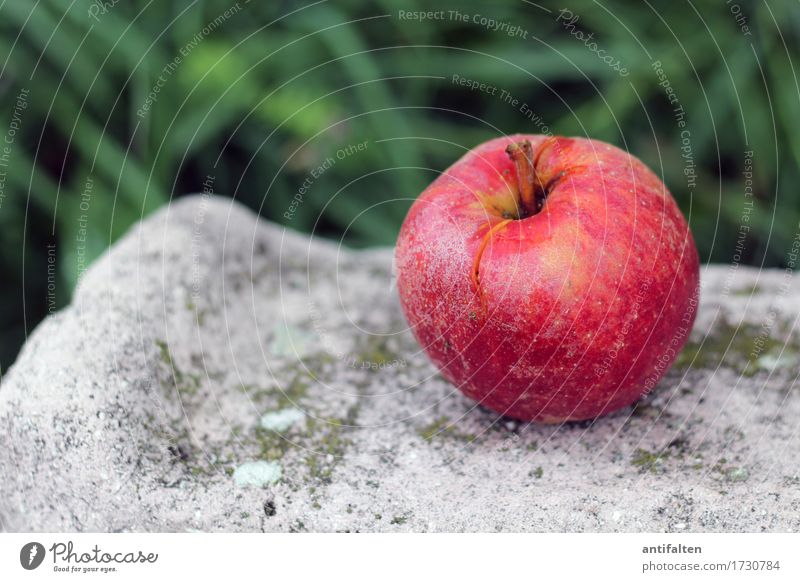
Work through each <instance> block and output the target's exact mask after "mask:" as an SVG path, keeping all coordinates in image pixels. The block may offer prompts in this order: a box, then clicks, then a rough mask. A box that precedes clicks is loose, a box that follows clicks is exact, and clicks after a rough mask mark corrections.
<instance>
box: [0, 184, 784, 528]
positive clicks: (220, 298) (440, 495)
mask: <svg viewBox="0 0 800 582" xmlns="http://www.w3.org/2000/svg"><path fill="white" fill-rule="evenodd" d="M391 257H392V253H391V251H389V250H378V251H368V252H353V251H349V250H345V249H343V248H340V247H338V246H336V245H333V244H331V243H325V242H320V241H319V240H316V239H309V238H306V237H304V236H300V235H298V234H295V233H292V232H291V231H287V230H284V229H283V228H280V227H277V226H274V225H271V224H267V223H265V222H262V221H259V220H257V219H256V218H255V217H254V216H253V215H252V214H251V213H250V212H249V211H247V210H245V209H243V208H242V207H240V206H238V205H236V204H235V203H231V202H230V201H228V200H223V199H217V198H213V197H192V198H187V199H183V200H181V201H180V202H178V203H176V204H174V205H172V206H171V207H169V208H167V209H165V210H163V211H162V212H160V213H159V214H157V215H156V216H154V217H152V218H150V219H149V220H147V221H145V222H144V223H142V224H141V225H139V226H138V227H136V228H135V229H133V230H132V232H130V233H129V234H128V235H127V236H126V237H125V238H124V240H122V241H121V242H120V243H119V244H117V245H116V246H115V247H114V248H113V249H112V250H111V251H110V252H109V253H108V254H107V255H106V256H104V257H103V258H102V259H101V260H100V261H99V262H98V263H96V264H95V266H93V267H92V268H91V269H90V271H89V272H87V274H86V276H85V277H84V279H83V280H82V282H81V285H80V287H79V289H78V291H77V293H76V295H75V300H74V301H73V304H72V305H71V306H70V307H68V308H66V309H65V310H63V311H62V312H60V313H58V314H57V315H54V316H52V317H50V318H48V319H47V320H46V321H45V322H44V323H42V324H41V325H40V326H39V328H38V329H37V330H36V332H35V333H34V334H33V335H32V336H31V338H30V340H29V342H28V343H27V345H26V346H25V348H24V350H23V352H22V354H21V355H20V357H19V360H18V362H17V363H16V365H15V366H14V367H13V368H12V369H11V370H10V371H9V373H8V374H7V376H6V377H5V378H3V380H2V385H0V427H2V430H1V431H0V519H1V520H2V527H3V528H4V529H6V530H8V531H16V530H42V531H45V530H46V531H186V530H204V531H223V530H224V531H260V530H263V531H345V530H346V531H376V530H377V531H405V530H414V531H462V530H470V531H472V530H479V531H497V530H502V531H761V530H767V531H798V530H800V473H799V471H800V469H798V467H800V446H798V445H799V444H800V442H798V441H799V440H800V434H799V433H800V387H798V385H797V373H798V354H800V348H799V347H798V334H797V331H796V329H797V320H798V315H800V302H799V301H798V299H797V298H798V292H799V291H800V280H799V279H798V278H797V277H794V276H792V275H791V274H785V273H784V272H782V271H757V270H753V269H746V268H743V267H739V268H734V267H728V266H716V267H704V268H703V291H702V303H701V306H700V310H699V317H698V321H697V324H696V326H695V329H694V332H693V334H692V339H691V343H690V344H689V346H688V347H687V349H686V350H685V352H684V353H683V354H682V355H681V357H680V358H679V360H678V364H677V365H676V367H675V368H674V369H673V370H672V371H670V372H669V374H668V375H667V377H666V378H665V379H664V380H663V381H662V382H661V384H660V385H659V386H658V387H657V388H656V389H655V390H654V391H653V393H652V394H650V395H649V396H647V397H646V398H645V399H644V400H643V401H641V402H640V403H638V404H637V405H636V406H635V407H632V408H629V409H626V410H622V411H620V412H618V413H616V414H614V415H611V416H609V417H605V418H602V419H599V420H597V421H595V422H591V423H590V422H585V423H578V424H568V425H564V426H538V425H526V424H524V423H519V422H513V421H509V420H507V419H504V418H501V417H498V416H497V415H496V414H493V413H491V412H489V411H487V410H485V409H482V408H481V407H479V406H475V405H474V403H473V402H471V401H469V400H467V399H466V398H464V397H463V396H462V395H461V394H460V393H458V392H457V391H455V390H454V389H453V387H451V386H450V385H448V384H447V383H446V382H445V381H443V380H442V379H441V378H440V377H439V376H438V375H437V372H436V370H435V369H434V368H433V367H432V366H431V365H430V364H429V363H428V362H427V360H426V359H425V357H424V355H423V354H421V353H420V352H419V351H418V347H417V345H416V344H415V342H414V340H413V338H412V336H411V334H410V333H409V332H408V330H407V329H406V327H405V324H404V320H403V317H402V314H401V312H400V310H399V307H398V303H397V301H396V297H395V289H394V287H393V283H392V277H391ZM287 409H296V410H297V411H299V412H302V414H298V413H296V412H295V413H292V412H287ZM276 415H277V416H276ZM265 417H266V418H267V420H266V421H262V419H263V418H265ZM275 419H278V420H279V421H280V422H274V421H275ZM271 423H272V424H271ZM265 424H266V426H267V427H270V426H273V427H277V428H265V426H264V425H265ZM259 461H260V463H259ZM254 463H255V464H254ZM237 469H238V472H237ZM235 474H236V475H238V476H239V477H240V478H239V479H236V478H234V476H235ZM242 475H244V476H245V477H246V478H242ZM276 479H278V480H277V482H275V483H273V481H275V480H276Z"/></svg>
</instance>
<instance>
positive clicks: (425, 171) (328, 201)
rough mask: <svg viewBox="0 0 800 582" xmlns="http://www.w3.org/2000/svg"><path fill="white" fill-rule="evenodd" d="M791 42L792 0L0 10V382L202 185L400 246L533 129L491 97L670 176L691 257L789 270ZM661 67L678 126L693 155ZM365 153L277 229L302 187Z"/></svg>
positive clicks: (28, 1)
mask: <svg viewBox="0 0 800 582" xmlns="http://www.w3.org/2000/svg"><path fill="white" fill-rule="evenodd" d="M564 7H566V8H568V9H569V11H570V12H571V13H572V14H573V15H576V16H578V17H579V18H578V20H576V21H572V20H571V19H569V18H567V15H566V13H560V10H561V9H562V8H564ZM401 10H402V11H404V12H411V11H420V10H443V11H445V13H444V18H443V19H439V20H428V21H422V22H420V21H416V20H411V19H408V18H404V17H401V15H400V11H401ZM449 10H458V11H459V12H460V13H461V14H463V15H466V21H465V19H462V18H452V17H450V14H449V13H448V12H447V11H449ZM226 11H227V13H226ZM475 15H479V17H478V18H474V16H475ZM482 18H486V19H487V20H486V21H485V22H484V21H482V20H481V19H482ZM489 19H491V20H492V21H495V22H497V23H500V24H498V25H496V26H494V25H492V23H491V22H490V21H489ZM570 21H571V25H570V24H569V22H570ZM512 26H518V27H520V28H519V29H518V31H517V32H512V29H511V28H510V27H512ZM523 33H524V34H523ZM799 33H800V13H799V12H798V3H797V2H771V3H769V4H768V3H767V2H746V1H743V0H741V1H738V2H725V1H724V0H714V1H705V2H692V3H689V2H684V1H683V0H677V1H675V2H656V3H651V4H648V3H639V2H630V1H622V0H615V1H611V0H607V1H603V2H594V1H583V0H580V1H572V0H569V1H568V2H564V3H560V4H546V3H538V4H534V3H531V2H526V1H524V0H509V1H505V2H493V3H485V2H442V3H431V2H423V1H421V0H416V1H410V0H408V1H403V2H389V1H373V2H367V1H363V0H359V1H356V0H346V1H322V2H316V3H312V2H301V3H298V2H285V1H284V2H281V1H276V2H256V1H252V2H246V1H245V0H240V2H239V3H236V2H235V1H231V0H205V1H202V0H197V1H195V2H189V1H176V2H155V1H145V0H120V1H118V2H116V3H114V2H113V0H112V1H106V2H100V1H97V2H90V1H72V2H70V1H66V0H41V1H32V0H5V1H4V2H2V3H1V4H0V61H2V62H3V68H2V71H0V102H1V103H2V112H3V118H2V120H0V132H1V133H3V134H4V136H3V137H4V138H5V139H4V143H2V144H0V148H5V149H0V154H2V158H0V171H2V175H0V188H2V190H0V196H1V198H0V202H1V204H0V237H2V246H1V247H0V249H2V250H1V251H0V276H1V277H2V281H3V284H2V303H0V322H1V325H0V329H2V338H0V348H1V350H0V366H2V368H0V369H2V370H3V371H5V369H6V368H7V366H8V365H9V364H10V363H11V362H12V361H13V359H14V357H15V355H16V353H17V351H18V349H19V346H20V345H21V343H22V342H23V341H24V338H25V336H26V330H27V332H28V333H29V332H30V331H31V330H32V329H33V327H34V326H35V325H36V323H37V322H38V321H39V320H40V319H41V318H42V317H44V316H45V315H47V313H48V312H51V311H53V310H55V309H57V308H59V307H61V306H63V305H65V304H66V303H67V302H68V301H69V300H70V296H71V293H72V290H73V288H74V286H75V283H76V281H77V280H78V278H79V276H80V273H81V271H82V269H83V268H84V265H85V264H88V262H89V261H90V260H92V259H94V258H96V257H97V256H99V255H100V254H101V253H102V252H103V251H104V250H105V249H106V248H107V247H108V246H109V245H110V244H111V243H113V242H114V241H115V240H116V239H117V238H118V237H120V236H121V235H122V234H124V233H125V231H126V230H127V229H128V228H129V227H130V225H131V224H133V223H134V222H135V221H137V220H139V219H140V218H141V217H142V216H144V215H147V214H149V213H152V212H153V211H154V210H156V209H157V208H159V207H160V206H162V205H164V204H166V203H168V202H169V200H170V199H172V198H174V197H178V196H182V195H185V194H187V193H192V192H198V191H200V190H202V188H203V183H204V181H206V180H207V178H206V177H207V176H209V175H210V176H213V189H214V191H215V192H217V193H219V194H221V195H225V196H231V197H235V198H236V199H237V200H239V201H240V202H242V203H244V204H246V205H247V206H249V207H251V208H253V209H255V210H257V211H259V212H260V213H261V214H262V215H264V216H265V217H267V218H269V219H271V220H275V221H278V222H282V223H285V224H288V225H289V226H290V227H291V228H294V229H298V230H304V231H311V230H314V231H315V232H317V233H318V234H320V235H322V236H329V237H334V238H339V237H342V236H343V235H344V237H345V240H346V242H347V243H348V244H350V245H353V246H369V245H391V244H393V242H394V239H395V237H396V234H397V232H398V229H399V226H400V223H401V222H402V220H403V217H404V215H405V212H406V210H407V209H408V206H409V205H410V203H411V201H412V200H413V198H414V197H415V196H416V195H417V194H418V193H419V192H420V191H421V190H422V189H423V188H424V187H425V185H426V184H427V183H429V182H430V181H431V180H432V179H433V178H434V177H435V175H436V172H438V171H441V170H442V169H444V168H445V167H447V166H448V165H449V164H450V163H451V162H452V161H454V160H455V159H456V158H457V157H459V156H460V155H461V154H462V153H463V149H462V148H463V147H467V148H469V147H471V146H473V145H475V144H477V143H480V142H482V141H484V140H486V139H489V138H492V137H495V136H497V135H499V134H502V133H513V132H530V133H538V132H541V131H542V125H541V124H538V125H537V123H535V122H534V121H532V120H530V119H527V118H526V117H525V116H524V115H522V113H521V112H520V110H519V109H520V107H519V106H513V105H511V104H509V103H508V102H506V101H504V100H503V99H501V98H500V97H499V93H500V90H505V91H507V92H508V93H509V94H510V95H512V96H513V97H514V98H516V99H518V100H519V102H520V103H526V104H528V105H529V107H530V108H531V110H532V111H534V112H535V113H536V114H537V115H538V116H539V117H540V118H541V120H542V123H544V125H546V126H547V128H548V129H549V130H550V131H552V132H553V133H556V134H565V135H588V136H590V137H594V138H599V139H603V140H606V141H609V142H611V143H614V144H617V145H619V146H621V147H625V148H628V149H629V150H630V151H632V152H633V153H635V154H636V155H638V156H639V157H640V158H642V159H643V160H644V161H645V162H646V163H648V164H649V165H650V166H651V167H653V168H654V169H655V170H656V171H657V172H659V173H661V174H663V177H664V179H665V181H666V183H667V185H668V186H669V187H670V189H671V190H672V192H673V194H674V195H675V197H676V198H677V199H678V202H679V203H680V205H681V207H682V209H683V210H684V212H685V213H686V214H687V216H688V217H689V220H690V223H691V226H692V229H693V231H694V233H695V238H696V240H697V242H698V246H699V248H700V253H701V257H702V259H703V260H704V261H718V262H730V261H732V260H738V259H739V256H740V255H741V262H743V263H746V264H752V265H766V266H774V267H777V266H782V265H786V262H787V251H788V249H789V248H790V245H791V240H792V238H793V237H794V236H795V233H796V232H797V224H798V219H799V218H800V204H799V200H798V199H799V198H800V193H799V192H798V189H797V187H796V185H797V184H798V177H799V176H798V164H797V160H798V157H799V156H800V132H798V131H797V130H798V127H799V124H798V118H799V117H800V116H799V115H798V113H800V111H799V110H798V95H799V92H800V85H799V84H798V77H797V72H796V71H795V70H794V68H793V63H797V62H798V54H797V51H796V48H797V46H798V34H799ZM589 34H593V35H594V36H593V37H592V38H591V39H589V40H587V39H586V37H587V36H588V35H589ZM591 42H596V43H597V44H596V46H593V45H591ZM596 50H604V51H605V53H603V54H604V55H605V56H607V57H613V59H614V60H615V61H619V63H621V64H623V65H624V67H625V68H626V69H627V70H628V71H629V74H628V75H627V76H621V75H620V74H619V72H617V71H615V70H614V68H613V67H612V66H609V64H607V63H606V62H604V61H603V60H601V58H600V56H599V55H598V53H597V52H595V51H596ZM654 61H660V62H661V65H662V68H663V71H664V74H665V75H666V78H667V79H668V82H669V85H670V86H671V88H672V89H673V90H674V92H675V95H676V96H677V98H678V99H679V104H680V106H682V107H683V110H684V112H685V121H686V128H685V129H686V130H688V131H689V145H690V152H689V153H690V155H691V159H689V158H682V151H681V146H682V145H685V144H683V142H682V138H681V129H680V128H679V127H678V125H677V120H676V116H675V114H674V112H673V107H674V105H675V103H673V104H670V102H669V101H668V99H667V94H666V92H665V88H664V87H663V86H660V85H659V83H660V82H662V81H663V77H662V78H659V75H658V74H657V72H656V71H655V68H654V67H653V62H654ZM618 68H619V67H618ZM453 74H458V75H460V76H462V77H466V78H470V79H475V80H477V81H479V82H482V83H487V84H489V85H491V86H496V87H498V90H497V92H496V94H495V95H490V94H488V93H487V92H481V91H477V90H470V89H468V88H466V87H464V86H460V85H458V84H454V83H453V82H452V75H453ZM143 108H147V110H146V111H144V110H143ZM684 137H686V136H685V135H684ZM9 138H10V142H11V143H9ZM399 138H407V139H399ZM0 139H3V138H0ZM364 140H368V143H369V147H367V149H366V150H365V151H363V152H360V153H358V154H355V155H351V156H348V157H346V158H345V159H343V160H337V161H336V163H335V164H334V165H333V167H331V168H330V169H328V170H327V171H325V172H324V174H323V175H322V176H320V177H319V179H316V180H314V181H313V182H314V183H313V184H311V185H310V186H309V188H308V189H307V192H305V193H304V197H303V202H302V204H299V205H298V206H297V209H296V212H295V213H294V214H293V215H292V217H291V219H289V218H287V217H286V214H285V213H286V212H287V209H289V208H290V205H291V202H292V199H293V197H294V196H295V194H296V193H297V191H298V189H299V188H300V187H301V186H302V185H303V182H304V181H305V180H306V179H307V178H308V177H309V175H310V172H311V171H312V170H313V169H314V168H315V167H317V166H318V165H319V164H321V163H322V162H323V161H324V160H325V159H326V158H327V157H329V156H333V155H334V153H335V152H336V151H337V150H338V149H339V148H343V147H346V146H347V145H349V144H353V143H358V142H362V141H364ZM379 140H386V141H379ZM747 151H752V152H753V155H752V172H753V173H752V194H753V196H752V198H750V197H749V191H747V192H746V187H747V186H748V185H749V184H748V183H747V182H746V181H745V176H744V175H743V171H745V170H746V169H748V164H749V163H750V162H748V161H747V157H748V155H747V154H745V152H747ZM689 167H691V171H690V174H691V173H694V174H695V178H694V180H695V182H694V185H692V183H691V182H692V180H691V179H688V178H687V175H686V173H685V170H686V169H687V168H689ZM748 200H753V201H754V205H753V208H754V210H753V212H752V215H749V222H748V223H747V225H748V226H750V227H751V230H750V231H749V232H747V233H746V235H747V236H746V240H745V239H743V242H742V246H740V249H739V250H740V251H741V248H743V249H744V251H743V252H739V251H737V249H736V244H737V240H738V238H739V235H740V232H741V231H740V225H741V224H742V215H743V212H744V211H743V208H744V207H745V204H746V202H747V201H748ZM82 202H83V204H82Z"/></svg>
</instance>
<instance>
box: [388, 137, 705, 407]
mask: <svg viewBox="0 0 800 582" xmlns="http://www.w3.org/2000/svg"><path fill="white" fill-rule="evenodd" d="M396 257H397V276H398V279H397V285H398V291H399V294H400V301H401V304H402V307H403V311H404V312H405V315H406V319H407V320H408V323H409V325H410V326H411V328H412V330H413V332H414V335H415V336H416V338H417V340H418V341H419V342H420V344H421V345H422V347H423V348H424V349H425V351H426V352H427V354H428V355H429V356H430V358H431V359H432V360H433V362H434V363H435V364H436V365H437V366H438V367H439V369H440V370H441V372H442V374H443V375H444V377H445V378H447V379H448V380H449V381H451V382H452V383H453V384H454V385H455V386H457V387H458V388H459V389H460V390H461V391H462V392H463V393H464V394H466V395H467V396H469V397H471V398H473V399H474V400H477V401H478V402H480V403H481V404H483V405H484V406H487V407H488V408H491V409H493V410H495V411H497V412H499V413H501V414H504V415H507V416H510V417H513V418H518V419H522V420H533V421H538V422H546V423H556V422H562V421H569V420H583V419H589V418H595V417H597V416H600V415H602V414H607V413H609V412H611V411H614V410H617V409H619V408H622V407H624V406H627V405H629V404H631V403H632V402H634V401H635V400H636V399H637V398H639V397H640V396H642V395H643V394H645V393H647V392H649V391H650V390H651V389H652V388H653V386H655V384H656V383H657V382H658V380H659V379H660V378H661V377H662V376H663V375H664V373H665V372H666V371H667V369H668V368H669V366H670V365H671V364H672V362H673V361H674V359H675V357H676V356H677V355H678V352H679V351H680V349H681V347H682V346H683V344H684V342H685V341H686V339H687V337H688V335H689V331H690V330H691V326H692V323H693V322H694V317H695V309H696V307H697V298H698V284H699V261H698V255H697V249H696V247H695V244H694V241H693V239H692V235H691V232H690V231H689V227H688V225H687V223H686V220H685V219H684V217H683V215H682V214H681V212H680V210H679V209H678V206H677V204H676V203H675V200H674V199H673V198H672V195H671V194H670V193H669V191H668V190H667V188H666V186H665V185H664V184H663V182H661V180H659V178H658V177H657V176H656V175H655V174H654V173H653V172H652V171H650V170H649V169H648V168H647V167H646V166H645V165H644V164H643V163H642V162H641V161H639V160H638V159H637V158H635V157H634V156H631V155H630V154H628V153H626V152H624V151H622V150H620V149H618V148H616V147H614V146H612V145H609V144H607V143H603V142H600V141H597V140H591V139H582V138H565V137H547V136H541V135H514V136H511V137H504V138H498V139H494V140H491V141H488V142H486V143H484V144H482V145H480V146H478V147H476V148H475V149H473V150H472V151H470V152H469V153H467V154H466V155H465V156H464V157H462V158H461V159H460V160H458V161H457V162H456V163H455V164H454V165H453V166H451V167H450V168H449V169H448V170H446V171H445V172H444V173H443V174H442V175H441V176H439V177H438V178H437V179H436V180H435V181H434V182H433V183H432V184H431V185H430V186H428V188H427V189H426V190H425V191H424V192H423V193H422V195H421V196H420V197H419V199H418V200H417V201H416V202H415V203H414V205H413V206H412V207H411V209H410V211H409V213H408V216H407V217H406V219H405V222H404V223H403V227H402V229H401V231H400V237H399V239H398V241H397V249H396Z"/></svg>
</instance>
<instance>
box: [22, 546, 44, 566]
mask: <svg viewBox="0 0 800 582" xmlns="http://www.w3.org/2000/svg"><path fill="white" fill-rule="evenodd" d="M44 553H45V552H44V546H43V545H42V544H40V543H39V542H29V543H27V544H25V545H24V546H22V549H21V550H20V551H19V563H20V564H22V567H23V568H25V569H26V570H35V569H36V568H38V567H39V566H41V564H42V562H43V561H44Z"/></svg>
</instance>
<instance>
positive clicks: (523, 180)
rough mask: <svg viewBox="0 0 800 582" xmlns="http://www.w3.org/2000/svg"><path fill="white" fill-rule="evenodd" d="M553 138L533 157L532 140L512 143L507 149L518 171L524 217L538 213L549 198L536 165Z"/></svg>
mask: <svg viewBox="0 0 800 582" xmlns="http://www.w3.org/2000/svg"><path fill="white" fill-rule="evenodd" d="M551 140H552V138H550V139H548V140H546V141H545V142H544V143H543V144H542V146H540V147H539V150H538V152H537V154H536V158H535V159H534V157H533V145H532V144H531V142H530V140H527V139H526V140H524V141H521V142H519V143H511V144H508V147H506V153H507V154H508V157H510V158H511V160H512V161H513V162H514V165H515V166H516V169H517V188H518V190H519V196H520V206H521V207H522V212H521V213H520V214H521V215H522V216H530V215H532V214H536V213H538V212H539V211H540V210H541V209H542V205H543V204H544V198H545V197H546V196H547V192H548V187H549V184H548V186H545V185H544V184H542V180H541V178H540V177H539V175H538V173H537V172H536V164H537V163H538V161H539V156H541V155H542V150H543V149H544V147H545V146H546V145H548V143H549V142H550V141H551Z"/></svg>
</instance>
